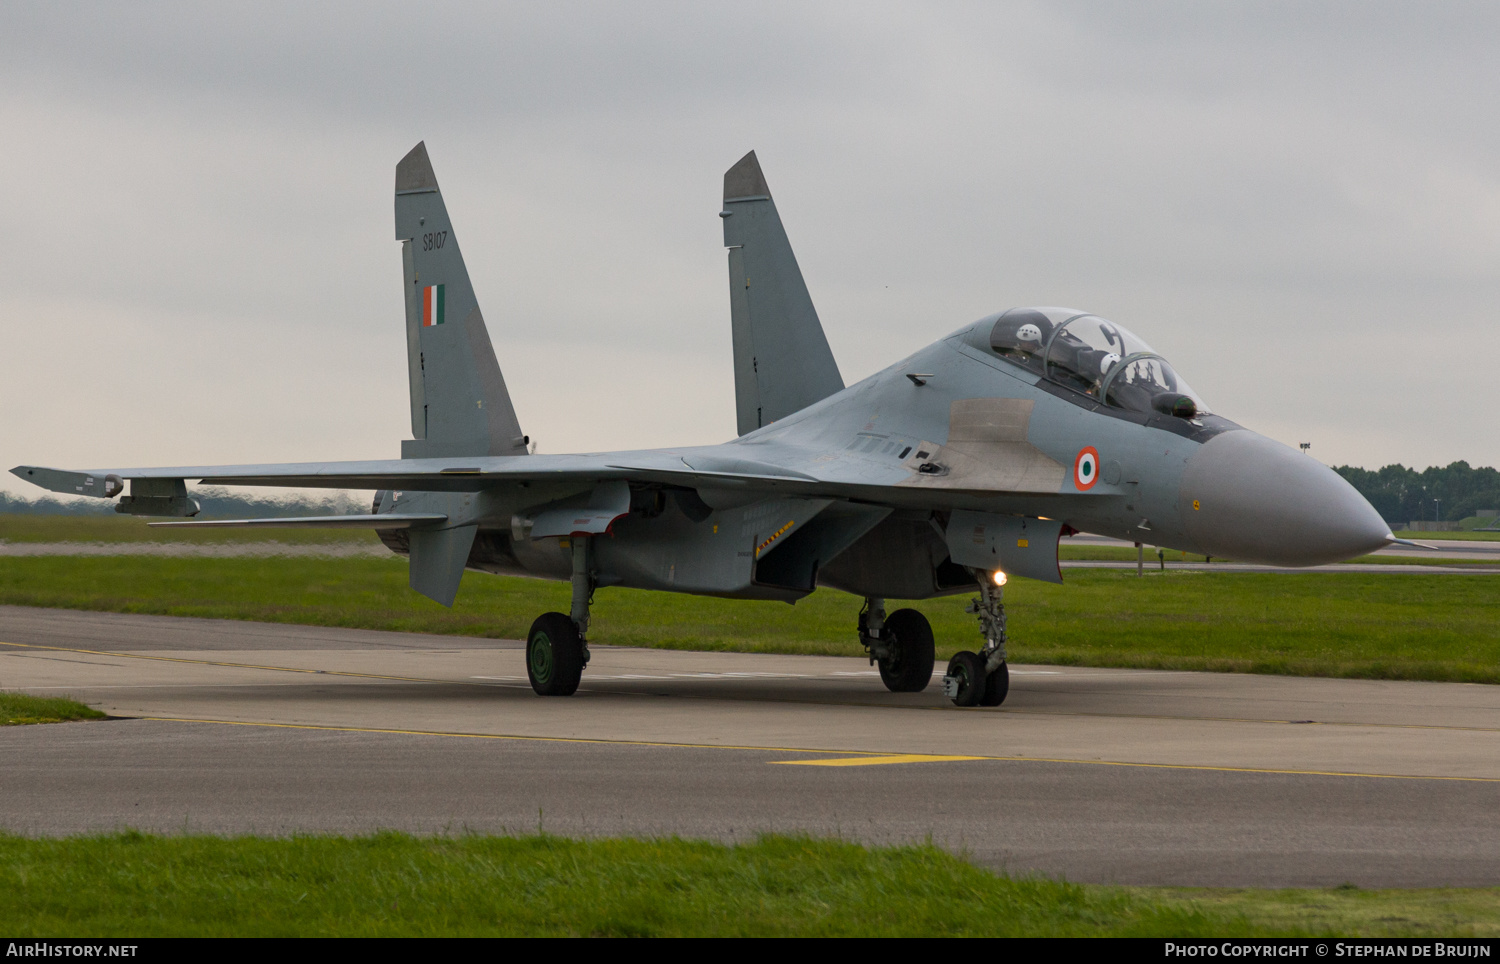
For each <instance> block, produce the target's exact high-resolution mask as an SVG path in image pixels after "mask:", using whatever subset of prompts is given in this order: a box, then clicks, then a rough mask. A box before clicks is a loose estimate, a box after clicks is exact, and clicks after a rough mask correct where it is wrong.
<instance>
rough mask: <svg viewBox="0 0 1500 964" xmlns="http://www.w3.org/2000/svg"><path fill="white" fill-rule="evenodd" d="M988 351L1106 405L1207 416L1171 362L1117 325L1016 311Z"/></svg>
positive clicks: (1060, 313) (1069, 313)
mask: <svg viewBox="0 0 1500 964" xmlns="http://www.w3.org/2000/svg"><path fill="white" fill-rule="evenodd" d="M990 348H991V349H993V350H994V352H995V353H996V354H997V355H999V356H1000V357H1002V358H1005V359H1007V360H1009V361H1011V362H1014V363H1015V364H1017V365H1020V366H1021V367H1023V368H1026V369H1029V370H1031V371H1033V372H1036V373H1037V374H1038V375H1041V376H1042V377H1044V378H1047V379H1049V380H1051V381H1054V382H1057V383H1059V384H1061V385H1065V386H1067V387H1068V388H1071V389H1073V390H1074V391H1077V392H1081V393H1082V394H1084V395H1090V396H1093V397H1094V398H1097V399H1099V400H1100V401H1102V402H1104V404H1106V405H1112V406H1115V407H1116V408H1123V409H1128V410H1130V411H1136V412H1162V413H1165V414H1168V415H1177V416H1181V417H1185V418H1192V417H1193V416H1194V415H1198V414H1203V413H1205V412H1207V411H1208V409H1207V407H1206V406H1205V405H1204V404H1203V400H1202V399H1200V398H1199V397H1198V394H1197V393H1196V392H1194V391H1193V390H1192V389H1191V388H1189V387H1188V384H1187V382H1185V381H1183V380H1182V379H1181V378H1179V377H1178V375H1177V372H1176V371H1174V370H1173V369H1172V366H1171V365H1169V364H1167V360H1166V359H1165V358H1163V357H1161V356H1160V355H1158V354H1156V352H1154V351H1152V350H1151V346H1150V345H1147V344H1146V343H1145V342H1143V341H1141V340H1140V339H1139V338H1137V337H1136V336H1135V335H1133V334H1131V333H1130V332H1128V331H1126V330H1125V329H1124V328H1121V327H1120V326H1119V325H1117V324H1115V323H1113V322H1110V321H1105V320H1104V319H1103V318H1100V317H1099V316H1098V315H1091V314H1089V313H1087V312H1084V311H1074V310H1073V309H1071V308H1012V309H1011V310H1010V311H1007V312H1006V313H1005V314H1003V315H1001V316H1000V318H999V320H997V321H996V322H995V327H994V328H993V329H992V330H991V331H990Z"/></svg>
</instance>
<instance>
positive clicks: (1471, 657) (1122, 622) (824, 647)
mask: <svg viewBox="0 0 1500 964" xmlns="http://www.w3.org/2000/svg"><path fill="white" fill-rule="evenodd" d="M293 548H296V547H293ZM1214 566H1218V563H1214ZM1372 568H1375V569H1376V570H1377V571H1373V572H1325V571H1314V572H1305V573H1294V574H1278V573H1265V572H1229V571H1220V570H1215V571H1205V570H1203V569H1198V570H1193V569H1180V568H1179V569H1168V570H1167V571H1166V572H1164V573H1163V572H1161V571H1160V570H1147V573H1146V576H1145V577H1144V578H1137V577H1136V576H1135V572H1134V569H1133V568H1131V569H1118V568H1114V569H1094V568H1082V569H1070V570H1068V571H1067V583H1066V584H1065V585H1063V586H1052V585H1047V584H1044V583H1037V582H1033V581H1030V580H1017V581H1016V582H1014V583H1012V585H1011V586H1009V587H1007V590H1006V603H1007V608H1008V610H1009V613H1010V627H1011V634H1012V646H1011V651H1012V654H1013V658H1014V659H1016V660H1017V661H1021V662H1031V663H1041V662H1044V663H1059V664H1064V665H1070V666H1117V667H1133V668H1151V669H1186V670H1211V671H1234V672H1257V673H1274V674H1284V675H1312V676H1331V677H1365V678H1373V679H1425V680H1448V681H1464V682H1486V683H1497V682H1500V591H1497V587H1500V581H1497V579H1496V575H1497V573H1496V572H1495V571H1494V569H1495V568H1496V567H1488V566H1474V567H1471V568H1470V569H1464V570H1459V571H1457V572H1451V573H1448V572H1436V571H1428V570H1426V569H1421V570H1419V571H1417V572H1405V571H1402V572H1394V571H1388V570H1391V569H1394V568H1395V567H1386V566H1381V567H1372ZM406 580H407V576H406V563H405V560H403V559H401V558H399V557H395V556H390V555H387V556H385V557H375V558H324V557H317V556H292V557H285V558H279V559H276V560H274V562H269V561H267V560H266V559H262V558H241V557H208V558H178V557H159V556H131V557H123V558H121V557H110V556H43V557H30V558H28V557H0V605H20V606H43V607H58V608H67V609H79V610H109V611H117V612H134V613H150V614H161V615H179V616H201V617H211V618H228V619H252V620H261V621H269V622H287V623H300V624H309V625H325V626H342V627H347V628H364V629H382V630H396V631H409V632H425V633H433V634H439V635H454V636H482V637H489V638H498V639H517V638H520V637H523V636H524V635H525V634H526V632H527V628H528V627H529V626H530V624H531V621H532V620H533V619H534V618H535V617H536V616H537V615H539V614H541V613H542V612H546V611H548V610H566V609H567V608H568V592H569V590H568V587H567V585H566V584H565V583H556V582H546V581H541V580H535V579H523V578H515V577H499V576H490V575H485V574H483V573H467V574H465V576H464V582H463V588H462V590H461V591H460V593H459V597H458V602H457V604H456V605H455V606H454V607H453V608H452V609H451V610H450V609H444V608H443V607H442V606H439V605H437V604H436V603H434V602H431V601H430V600H428V599H425V598H423V597H421V596H419V595H417V594H416V593H413V592H411V591H410V590H409V589H408V588H407V585H406ZM966 601H967V598H966V597H964V596H956V597H948V598H945V599H936V600H927V601H923V602H919V603H914V604H912V605H915V606H917V608H919V609H920V610H921V611H922V612H923V613H925V614H926V615H927V616H928V618H929V619H930V620H931V621H932V624H933V629H934V632H935V634H936V636H937V640H938V652H939V655H940V657H941V658H942V659H943V660H946V659H947V657H948V656H949V655H950V654H951V653H953V652H955V651H957V650H959V649H970V648H974V647H975V646H976V645H977V644H978V643H979V641H980V640H979V637H978V630H977V627H976V625H975V623H974V620H973V617H971V616H968V615H966V614H965V613H964V611H963V609H964V605H965V603H966ZM890 605H892V606H893V607H894V606H896V605H900V604H899V603H896V602H894V601H893V602H892V603H891V604H890ZM859 606H860V600H858V599H857V598H855V597H853V596H849V595H847V594H844V593H839V592H834V591H831V590H820V591H819V592H817V593H815V594H813V595H812V596H811V597H809V598H807V599H804V600H802V601H801V602H799V603H798V604H797V605H796V606H788V605H786V604H785V603H776V602H741V601H734V600H718V599H705V598H698V597H689V596H681V595H674V594H669V593H653V592H640V591H635V590H623V589H609V588H606V589H601V590H600V591H599V593H598V595H597V597H596V605H595V607H594V626H593V636H594V638H595V639H596V640H598V641H599V642H603V643H613V644H619V645H629V646H643V647H658V648H675V649H692V650H718V651H739V652H762V653H786V654H804V655H830V656H857V655H858V654H859V652H860V650H859V646H858V643H857V642H856V640H855V639H854V633H853V625H854V619H855V614H856V613H857V612H858V610H859Z"/></svg>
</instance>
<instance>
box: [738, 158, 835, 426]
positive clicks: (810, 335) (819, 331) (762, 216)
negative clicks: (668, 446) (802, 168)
mask: <svg viewBox="0 0 1500 964" xmlns="http://www.w3.org/2000/svg"><path fill="white" fill-rule="evenodd" d="M719 217H721V218H723V219H724V245H725V247H727V248H728V249H729V306H730V320H731V323H732V325H733V332H734V397H735V409H736V415H737V417H738V423H739V434H741V435H744V434H745V433H746V432H753V431H755V430H756V429H757V428H760V427H761V426H762V425H769V424H771V423H772V422H774V421H776V420H777V419H779V418H784V417H786V416H787V415H790V414H792V413H793V412H797V411H801V410H802V409H804V408H806V407H807V406H809V405H811V404H813V403H814V402H817V401H821V400H822V399H824V398H827V397H828V396H829V395H832V394H834V393H835V392H839V391H842V390H843V388H844V379H843V377H842V376H840V375H839V366H838V363H837V362H835V361H834V360H833V352H832V351H831V350H830V349H829V347H828V339H827V337H825V336H824V334H823V325H822V324H821V323H820V322H819V321H818V312H817V310H816V309H815V308H813V303H812V297H811V296H810V295H809V294H808V293H807V283H806V282H804V281H803V280H802V270H801V269H800V268H798V267H797V258H796V256H795V255H793V254H792V245H791V242H790V241H788V240H787V236H786V229H785V228H783V227H782V226H781V217H780V215H778V214H777V213H776V202H775V201H773V200H771V189H770V188H769V187H768V186H767V185H766V177H765V175H764V174H763V173H762V172H761V169H760V162H759V161H757V160H756V159H755V152H754V151H751V152H750V153H749V154H746V155H745V156H744V157H742V158H740V161H739V163H738V164H736V165H735V166H734V167H731V168H730V169H729V170H728V171H727V172H726V173H725V174H724V209H723V210H722V211H720V212H719Z"/></svg>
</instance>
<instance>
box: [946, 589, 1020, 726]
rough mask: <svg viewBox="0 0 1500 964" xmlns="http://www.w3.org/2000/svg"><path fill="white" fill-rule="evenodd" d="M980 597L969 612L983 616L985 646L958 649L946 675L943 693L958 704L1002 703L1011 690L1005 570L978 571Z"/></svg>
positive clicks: (950, 661) (981, 630)
mask: <svg viewBox="0 0 1500 964" xmlns="http://www.w3.org/2000/svg"><path fill="white" fill-rule="evenodd" d="M975 576H976V578H977V579H978V580H979V598H978V599H975V600H974V601H972V602H970V603H969V607H968V609H967V610H966V612H969V613H973V614H974V615H977V616H978V617H979V630H980V632H982V633H983V634H984V641H985V642H984V649H982V650H980V651H979V652H977V653H970V652H967V651H965V652H961V653H955V654H954V655H953V658H952V659H950V660H949V661H948V672H947V673H945V674H944V675H943V695H944V696H946V697H948V698H949V699H950V700H952V701H953V702H954V704H955V705H957V706H999V705H1000V704H1001V703H1004V702H1005V695H1006V693H1008V692H1009V691H1010V669H1009V668H1008V667H1007V666H1006V662H1005V603H1004V601H1003V599H1004V596H1003V594H1004V588H1003V587H1004V586H1005V573H1003V572H995V573H988V572H979V573H975Z"/></svg>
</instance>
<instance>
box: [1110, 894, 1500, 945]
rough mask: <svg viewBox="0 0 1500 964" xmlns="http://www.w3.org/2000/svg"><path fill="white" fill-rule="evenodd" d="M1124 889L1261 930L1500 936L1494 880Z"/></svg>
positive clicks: (1352, 934)
mask: <svg viewBox="0 0 1500 964" xmlns="http://www.w3.org/2000/svg"><path fill="white" fill-rule="evenodd" d="M1129 891H1130V892H1131V893H1135V894H1138V895H1141V896H1145V897H1150V898H1154V899H1156V900H1165V901H1167V902H1168V903H1177V902H1179V901H1185V902H1188V904H1189V905H1190V906H1192V907H1194V908H1196V909H1199V910H1201V911H1203V912H1205V913H1208V914H1214V913H1216V912H1217V913H1230V914H1235V915H1238V916H1240V917H1242V918H1243V919H1244V920H1245V921H1246V922H1248V923H1249V924H1250V925H1251V926H1254V927H1257V928H1260V929H1261V930H1262V931H1263V932H1270V933H1274V934H1279V935H1288V936H1291V935H1320V934H1326V935H1343V936H1350V937H1355V936H1358V937H1495V936H1500V888H1494V887H1473V888H1464V887H1445V888H1433V889H1426V890H1395V889H1390V890H1365V889H1363V888H1359V887H1353V886H1350V885H1348V884H1345V885H1343V886H1340V887H1333V888H1327V889H1318V890H1311V889H1297V890H1253V889H1250V888H1232V889H1231V888H1213V889H1209V888H1186V887H1138V888H1137V887H1132V888H1129Z"/></svg>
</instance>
